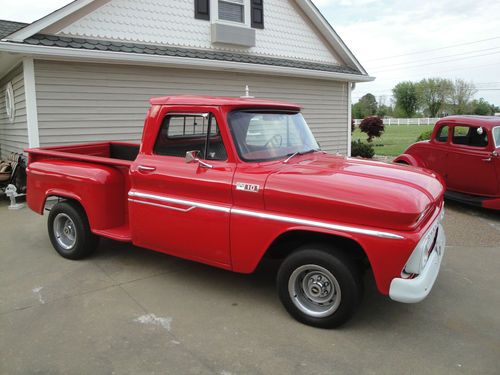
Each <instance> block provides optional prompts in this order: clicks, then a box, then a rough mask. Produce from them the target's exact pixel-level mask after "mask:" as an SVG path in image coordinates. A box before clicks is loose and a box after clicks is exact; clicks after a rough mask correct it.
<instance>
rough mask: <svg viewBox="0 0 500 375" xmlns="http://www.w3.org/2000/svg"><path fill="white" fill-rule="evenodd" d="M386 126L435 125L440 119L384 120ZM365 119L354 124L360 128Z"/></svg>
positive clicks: (356, 120)
mask: <svg viewBox="0 0 500 375" xmlns="http://www.w3.org/2000/svg"><path fill="white" fill-rule="evenodd" d="M383 120H384V125H435V124H436V122H438V120H440V119H439V118H432V117H422V118H390V117H386V118H384V119H383ZM361 121H363V119H354V124H355V125H356V126H358V125H359V124H361Z"/></svg>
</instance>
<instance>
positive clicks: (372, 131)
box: [359, 116, 384, 142]
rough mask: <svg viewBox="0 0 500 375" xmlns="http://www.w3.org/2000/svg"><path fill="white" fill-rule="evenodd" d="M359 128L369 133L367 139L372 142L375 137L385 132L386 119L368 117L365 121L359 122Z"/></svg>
mask: <svg viewBox="0 0 500 375" xmlns="http://www.w3.org/2000/svg"><path fill="white" fill-rule="evenodd" d="M359 129H360V130H361V131H362V132H363V133H366V134H368V139H367V141H368V142H371V141H373V138H375V137H377V138H378V137H380V136H381V135H382V133H383V132H384V121H383V120H382V119H381V118H380V117H377V116H371V117H367V118H365V119H364V120H363V121H361V124H359Z"/></svg>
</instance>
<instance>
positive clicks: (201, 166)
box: [129, 107, 235, 268]
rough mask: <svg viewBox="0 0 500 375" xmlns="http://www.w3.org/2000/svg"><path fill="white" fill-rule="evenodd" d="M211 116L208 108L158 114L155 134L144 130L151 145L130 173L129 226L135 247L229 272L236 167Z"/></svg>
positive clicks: (142, 151) (214, 118)
mask: <svg viewBox="0 0 500 375" xmlns="http://www.w3.org/2000/svg"><path fill="white" fill-rule="evenodd" d="M216 113H218V112H217V111H216V108H209V107H204V108H202V110H201V111H200V109H199V108H198V110H197V112H192V111H189V110H182V109H177V110H175V111H173V110H171V109H170V110H169V111H167V109H166V108H165V109H164V111H160V113H159V114H158V118H157V122H158V123H159V124H160V126H158V129H157V131H156V132H154V133H153V131H152V129H151V128H150V129H148V131H149V132H150V133H151V134H158V135H157V137H156V139H155V140H150V141H149V142H150V144H149V145H148V142H147V141H145V140H143V149H142V150H141V153H140V154H139V156H138V158H137V159H136V161H135V162H134V164H133V166H132V168H131V184H132V188H131V190H130V193H129V207H130V224H131V232H132V240H133V242H134V244H136V245H138V246H142V247H146V248H150V249H154V250H158V251H162V252H165V253H169V254H173V255H176V256H179V257H182V258H187V259H192V260H196V261H201V262H204V263H208V264H212V265H215V266H219V267H223V268H230V263H231V262H230V248H229V217H230V208H231V206H232V193H231V191H232V179H233V174H234V170H235V163H234V161H230V160H228V154H227V152H226V147H225V145H224V141H223V136H222V134H221V131H220V128H219V126H218V121H217V115H216ZM148 149H149V151H148ZM191 151H194V153H191V159H190V160H188V161H186V153H187V152H191Z"/></svg>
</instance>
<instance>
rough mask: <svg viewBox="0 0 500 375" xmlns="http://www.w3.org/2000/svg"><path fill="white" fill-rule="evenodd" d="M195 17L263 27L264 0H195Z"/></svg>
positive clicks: (213, 21)
mask: <svg viewBox="0 0 500 375" xmlns="http://www.w3.org/2000/svg"><path fill="white" fill-rule="evenodd" d="M194 17H195V18H196V19H199V20H206V21H211V22H212V23H216V22H219V21H221V22H223V23H225V22H228V23H237V24H241V25H244V26H246V27H249V28H250V27H251V28H254V29H263V28H264V0H194Z"/></svg>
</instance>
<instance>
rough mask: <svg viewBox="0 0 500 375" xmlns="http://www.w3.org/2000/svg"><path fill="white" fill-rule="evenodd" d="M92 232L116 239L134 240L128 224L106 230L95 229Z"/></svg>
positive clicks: (123, 240)
mask: <svg viewBox="0 0 500 375" xmlns="http://www.w3.org/2000/svg"><path fill="white" fill-rule="evenodd" d="M92 232H93V233H94V234H97V235H98V236H102V237H106V238H110V239H112V240H115V241H120V242H132V234H131V233H130V228H129V226H128V225H122V226H121V227H116V228H110V229H104V230H93V231H92Z"/></svg>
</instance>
